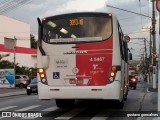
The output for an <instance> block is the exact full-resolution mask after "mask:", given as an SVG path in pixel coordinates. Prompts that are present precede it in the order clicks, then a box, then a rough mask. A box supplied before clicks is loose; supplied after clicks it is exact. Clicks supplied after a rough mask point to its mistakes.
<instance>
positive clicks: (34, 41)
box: [30, 34, 37, 49]
mask: <svg viewBox="0 0 160 120" xmlns="http://www.w3.org/2000/svg"><path fill="white" fill-rule="evenodd" d="M30 40H31V48H35V49H37V41H36V39H35V36H34V35H32V34H30Z"/></svg>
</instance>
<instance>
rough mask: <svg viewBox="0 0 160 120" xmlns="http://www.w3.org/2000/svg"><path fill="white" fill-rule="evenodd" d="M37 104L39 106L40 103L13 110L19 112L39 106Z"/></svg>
mask: <svg viewBox="0 0 160 120" xmlns="http://www.w3.org/2000/svg"><path fill="white" fill-rule="evenodd" d="M39 106H41V105H32V106H29V107H25V108H22V109H18V110H15V111H20V112H22V111H27V110H31V109H33V108H36V107H39Z"/></svg>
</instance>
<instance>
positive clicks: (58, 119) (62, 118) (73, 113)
mask: <svg viewBox="0 0 160 120" xmlns="http://www.w3.org/2000/svg"><path fill="white" fill-rule="evenodd" d="M83 110H84V108H77V109H73V110H71V111H69V112H67V113H65V114H63V115H61V116H59V117H56V118H54V119H56V120H69V119H71V118H72V117H74V116H76V115H77V114H78V113H80V112H81V111H83Z"/></svg>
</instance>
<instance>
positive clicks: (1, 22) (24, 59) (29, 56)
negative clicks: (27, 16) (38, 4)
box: [0, 15, 37, 67]
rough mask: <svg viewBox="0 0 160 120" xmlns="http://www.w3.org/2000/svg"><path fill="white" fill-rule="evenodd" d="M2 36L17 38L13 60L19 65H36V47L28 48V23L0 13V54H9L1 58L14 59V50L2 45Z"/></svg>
mask: <svg viewBox="0 0 160 120" xmlns="http://www.w3.org/2000/svg"><path fill="white" fill-rule="evenodd" d="M4 37H7V38H12V39H14V37H15V38H16V39H17V42H16V52H15V58H16V59H15V60H16V63H19V65H20V66H27V67H36V64H37V57H36V53H37V50H36V49H31V48H30V46H31V45H30V25H29V24H27V23H24V22H22V21H19V20H16V19H13V18H9V17H7V16H4V15H0V54H7V53H9V54H10V55H9V56H8V57H4V58H3V59H5V60H9V61H11V62H13V61H14V50H13V49H7V48H5V46H4Z"/></svg>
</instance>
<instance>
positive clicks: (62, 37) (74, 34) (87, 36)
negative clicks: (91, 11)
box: [43, 15, 112, 43]
mask: <svg viewBox="0 0 160 120" xmlns="http://www.w3.org/2000/svg"><path fill="white" fill-rule="evenodd" d="M111 35H112V19H111V17H109V16H107V15H106V16H95V17H94V16H87V17H86V16H85V17H83V16H79V17H77V16H76V17H73V16H72V17H65V18H59V19H58V18H56V17H52V18H48V19H46V20H45V21H43V40H44V41H45V42H47V43H78V42H92V41H102V40H106V39H108V38H109V37H110V36H111ZM66 38H67V39H66Z"/></svg>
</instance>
